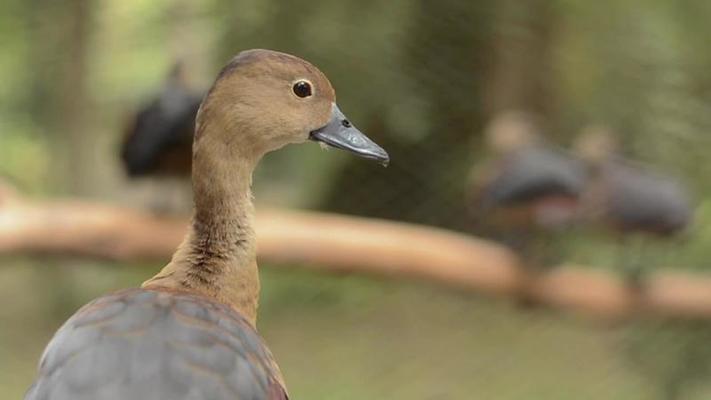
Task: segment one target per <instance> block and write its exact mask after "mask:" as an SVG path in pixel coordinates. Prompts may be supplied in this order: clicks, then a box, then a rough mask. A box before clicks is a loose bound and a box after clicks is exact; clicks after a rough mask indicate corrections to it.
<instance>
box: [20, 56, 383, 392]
mask: <svg viewBox="0 0 711 400" xmlns="http://www.w3.org/2000/svg"><path fill="white" fill-rule="evenodd" d="M196 133H197V134H196V135H195V142H194V145H193V152H194V163H193V188H194V192H195V213H194V216H193V220H192V223H191V226H190V228H189V231H188V234H187V235H186V237H185V240H184V242H183V244H182V245H181V246H180V247H179V249H178V250H177V251H176V253H175V254H174V256H173V258H172V260H171V261H170V263H169V264H168V265H167V266H166V267H165V268H163V269H162V270H161V271H160V272H159V273H158V274H157V275H156V276H154V277H153V278H151V279H149V280H148V281H146V282H145V283H144V284H143V285H142V287H141V288H139V289H129V290H126V291H122V292H118V293H115V294H111V295H108V296H104V297H101V298H99V299H97V300H95V301H93V302H91V303H89V304H87V305H86V306H85V307H83V308H82V309H81V310H79V311H78V312H77V313H76V314H75V315H74V316H73V317H71V318H70V319H69V320H68V321H67V322H66V323H65V324H64V325H63V326H62V328H60V330H59V331H58V332H57V334H56V335H55V336H54V338H53V339H52V340H51V341H50V343H49V345H48V346H47V349H46V350H45V352H44V354H43V356H42V361H41V362H40V367H39V372H38V377H37V380H36V382H35V383H34V385H33V386H32V387H31V388H30V390H29V391H28V393H27V395H26V399H29V400H44V399H56V400H61V399H73V400H77V399H125V398H155V399H194V398H210V399H235V398H237V399H264V400H276V399H286V398H287V395H286V389H285V386H284V382H283V378H282V376H281V373H280V371H279V368H278V367H277V365H276V363H275V362H274V359H273V357H272V355H271V353H270V352H269V350H268V349H267V347H266V345H265V344H264V343H263V342H262V341H261V339H260V338H259V335H258V334H257V332H256V331H255V326H256V319H257V302H258V297H259V276H258V272H257V264H256V255H255V237H254V231H253V227H252V224H253V222H252V221H253V214H254V209H253V205H252V195H251V184H252V172H253V170H254V168H255V167H256V165H257V163H258V162H259V160H260V159H261V158H262V156H263V155H264V154H266V153H268V152H270V151H273V150H276V149H278V148H280V147H282V146H284V145H286V144H289V143H300V142H304V141H306V140H309V139H310V140H314V141H319V142H322V143H325V144H327V145H330V146H334V147H338V148H341V149H345V150H349V151H351V152H353V153H356V154H358V155H360V156H363V157H366V158H372V159H375V160H378V161H380V162H387V161H388V155H387V153H386V152H385V151H384V150H383V149H381V148H380V147H378V146H377V145H376V144H375V143H373V142H371V141H370V140H369V139H368V138H367V137H365V136H364V135H363V134H362V133H360V132H359V131H358V130H357V129H356V128H355V127H353V125H352V124H351V123H350V122H349V121H348V119H346V118H345V116H344V115H343V114H342V113H341V111H340V110H339V109H338V107H337V106H336V103H335V93H334V91H333V88H332V87H331V84H330V83H329V81H328V79H327V78H326V77H325V76H324V75H323V74H322V73H321V72H320V71H319V70H318V69H316V68H315V67H314V66H312V65H311V64H309V63H308V62H306V61H303V60H301V59H299V58H297V57H294V56H291V55H288V54H284V53H278V52H274V51H268V50H251V51H245V52H242V53H240V54H239V55H237V56H236V57H235V58H234V59H233V60H232V61H230V63H229V64H227V66H226V67H225V68H224V69H223V70H222V72H220V74H219V75H218V77H217V80H216V81H215V84H214V85H213V87H212V89H211V90H210V92H209V93H208V95H207V96H206V98H205V100H204V101H203V103H202V105H201V108H200V112H199V113H198V117H197V125H196Z"/></svg>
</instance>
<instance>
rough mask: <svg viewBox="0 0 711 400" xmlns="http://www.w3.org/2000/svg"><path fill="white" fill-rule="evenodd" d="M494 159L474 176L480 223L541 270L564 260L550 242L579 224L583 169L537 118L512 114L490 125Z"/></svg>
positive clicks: (475, 213) (472, 200)
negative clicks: (543, 129) (549, 136)
mask: <svg viewBox="0 0 711 400" xmlns="http://www.w3.org/2000/svg"><path fill="white" fill-rule="evenodd" d="M485 134H486V138H487V141H488V145H489V147H490V149H491V151H492V153H493V159H492V160H491V161H490V162H488V163H486V164H485V165H483V166H480V167H478V168H476V169H475V170H474V171H473V173H472V182H473V183H472V185H471V187H472V191H471V193H472V194H471V196H470V201H469V204H470V205H471V210H472V213H471V214H472V216H473V217H474V218H475V221H476V223H477V224H479V226H480V227H483V229H484V230H486V231H489V233H490V234H493V235H494V236H495V237H496V236H499V237H500V238H501V239H502V240H503V241H504V242H505V243H507V244H508V245H510V246H511V247H512V248H513V249H514V250H516V251H518V252H519V253H520V255H521V257H522V258H523V259H524V260H525V261H526V264H528V265H530V266H531V267H535V268H540V267H545V266H547V265H550V264H551V263H553V262H556V261H559V260H557V259H553V257H551V255H550V254H549V247H550V246H549V244H550V240H551V239H552V238H553V236H554V235H555V234H556V233H559V232H561V231H565V230H567V228H568V227H570V226H571V224H572V223H573V222H574V219H575V216H576V214H577V211H576V210H577V207H578V203H579V199H580V196H581V194H582V192H583V189H584V187H585V180H586V173H585V168H584V165H583V164H582V163H581V162H580V161H579V160H576V159H575V158H574V157H573V156H572V155H569V154H568V153H566V152H565V151H564V150H562V149H560V148H558V147H556V146H554V145H552V144H551V143H548V142H547V141H545V140H544V139H543V137H542V136H541V134H540V131H539V128H538V124H537V123H536V120H535V118H534V116H532V115H530V114H526V113H523V112H507V113H504V114H501V115H499V116H498V117H496V118H495V119H494V120H493V121H492V122H491V123H490V124H489V126H488V127H487V130H486V133H485Z"/></svg>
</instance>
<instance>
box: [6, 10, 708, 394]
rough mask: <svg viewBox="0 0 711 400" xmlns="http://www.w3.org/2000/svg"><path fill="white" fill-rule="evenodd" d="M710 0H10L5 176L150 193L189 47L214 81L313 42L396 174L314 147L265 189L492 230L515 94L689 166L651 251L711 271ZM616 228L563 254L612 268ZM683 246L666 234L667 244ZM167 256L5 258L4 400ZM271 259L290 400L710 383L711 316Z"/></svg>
mask: <svg viewBox="0 0 711 400" xmlns="http://www.w3.org/2000/svg"><path fill="white" fill-rule="evenodd" d="M710 16H711V3H710V2H708V1H703V0H690V1H683V2H682V1H669V0H644V1H642V0H636V1H635V0H601V1H596V2H591V1H582V0H550V1H547V0H531V1H516V0H496V1H495V0H475V1H474V0H473V1H468V0H440V1H426V0H420V1H416V0H389V1H377V0H338V1H326V0H308V1H306V0H292V1H279V0H206V1H200V2H198V1H191V0H150V1H148V0H134V1H124V0H101V1H86V0H61V1H57V0H54V1H49V0H29V1H28V0H4V1H2V2H0V49H1V50H0V176H2V178H3V179H5V180H7V181H9V182H11V183H12V184H13V185H14V186H16V187H17V188H18V189H19V190H20V191H21V192H23V193H25V194H27V195H32V196H34V197H47V198H49V197H55V196H80V197H83V198H91V199H95V200H97V201H103V202H111V203H115V204H123V205H130V206H131V207H147V206H150V202H151V201H152V200H148V201H147V200H146V197H147V196H145V195H144V194H145V192H147V191H148V192H150V191H151V190H152V189H151V188H150V186H155V184H154V183H152V182H145V181H144V182H138V183H136V182H131V181H129V180H128V179H127V178H126V177H125V174H124V173H123V172H122V170H121V168H120V163H119V156H118V147H119V145H120V143H121V141H122V132H123V130H124V129H125V127H126V124H127V119H128V116H129V115H130V114H131V112H134V111H135V110H136V109H137V107H139V106H140V105H142V104H144V103H145V101H147V99H149V98H150V97H151V96H152V95H153V94H154V93H156V92H157V91H158V90H159V89H160V87H161V85H162V83H163V81H164V79H165V76H166V75H167V73H168V71H169V70H170V68H171V66H172V65H173V64H174V62H175V61H176V60H177V59H182V60H183V61H184V62H185V64H186V66H187V68H188V71H189V76H190V78H191V80H192V83H193V84H194V85H195V87H196V88H198V89H199V90H203V89H204V88H206V87H207V86H208V85H209V84H210V82H211V79H212V78H213V77H214V76H215V74H216V72H217V71H218V69H219V68H220V67H221V66H222V65H223V64H224V63H225V62H226V60H228V59H229V58H230V57H231V55H233V54H235V53H236V52H238V51H240V50H242V49H247V48H254V47H262V48H273V49H278V50H282V51H286V52H289V53H293V54H297V55H300V56H302V57H304V58H306V59H308V60H310V61H312V62H313V63H314V64H316V65H318V66H319V67H320V68H321V69H322V70H323V71H325V72H326V73H327V74H328V75H329V77H330V78H331V80H332V82H333V84H334V86H335V87H336V88H337V90H338V96H339V103H340V105H341V108H342V109H343V110H344V111H345V112H346V113H347V114H348V115H349V116H350V117H351V118H352V120H353V121H354V123H355V124H356V125H357V126H359V127H360V128H361V130H363V131H364V132H366V133H367V134H369V135H370V136H371V137H372V138H373V139H374V140H375V141H376V142H378V143H380V144H381V145H382V146H383V147H384V148H386V149H387V150H388V151H389V152H390V154H391V158H392V162H391V166H390V167H389V168H387V169H383V168H379V167H378V166H376V165H372V164H370V163H365V162H362V161H361V160H357V159H355V158H354V157H351V156H349V155H348V154H342V153H340V152H336V151H332V152H328V153H323V152H322V151H321V150H320V149H319V148H318V146H315V145H304V146H292V147H290V148H288V149H285V150H284V151H282V152H279V153H275V154H272V155H270V156H268V158H267V159H266V160H265V162H264V163H263V165H262V166H261V167H260V169H259V171H258V176H257V177H256V179H255V187H256V198H257V202H258V206H261V207H264V206H284V207H294V208H309V209H318V210H327V211H333V212H341V213H348V214H355V215H362V216H372V217H380V218H386V219H394V220H402V221H409V222H415V223H422V224H428V225H435V226H439V227H444V228H449V229H454V230H459V231H463V232H467V233H473V234H479V233H481V232H477V231H475V230H472V227H471V225H470V224H469V223H468V222H467V218H466V215H467V211H466V210H467V204H466V196H465V194H466V193H467V182H468V178H467V177H468V174H469V171H470V170H471V169H472V166H474V165H475V164H476V163H477V161H478V160H481V159H483V158H485V157H486V156H487V154H486V149H485V146H484V138H483V134H482V132H483V129H484V127H485V125H486V122H487V121H488V120H489V119H491V118H492V117H493V116H495V115H496V114H497V113H499V112H501V111H505V110H508V109H523V110H528V111H531V112H535V113H537V114H538V115H539V116H540V117H541V120H542V121H543V124H544V128H545V129H544V132H545V134H546V135H547V138H548V139H549V140H551V141H552V142H554V143H557V144H560V145H562V146H569V145H570V144H571V142H572V141H573V139H574V137H575V136H576V135H577V133H578V132H579V131H580V129H581V128H583V127H584V126H586V125H587V124H590V123H604V124H607V125H608V126H610V127H612V128H613V129H614V130H615V131H616V132H617V133H618V134H619V139H620V140H621V142H622V143H623V145H624V146H625V149H626V150H627V153H628V154H629V155H630V156H632V157H634V158H635V159H637V160H641V161H643V162H645V163H648V164H651V165H653V166H654V167H655V168H658V169H659V170H662V171H667V172H669V173H670V174H672V175H675V176H679V177H682V178H683V180H684V181H685V183H686V184H688V185H689V186H690V188H691V190H692V192H693V193H694V196H695V199H696V203H695V204H696V206H697V210H696V214H695V222H694V224H693V225H692V226H691V227H690V229H689V232H688V233H687V234H686V236H685V239H684V240H683V241H682V242H678V243H675V244H674V245H673V246H671V247H673V249H672V250H669V246H662V245H660V246H652V247H651V248H649V249H648V250H647V251H646V252H645V259H648V260H655V262H654V263H652V264H655V265H656V264H659V263H657V262H656V261H659V260H663V262H662V263H663V264H664V266H671V267H673V268H675V269H678V270H689V273H693V274H699V275H701V274H711V265H709V263H708V261H709V260H710V259H711V224H710V223H709V222H711V196H710V195H711V189H710V188H709V185H708V180H709V178H710V177H711V163H709V157H708V154H707V153H708V149H709V148H711V135H709V128H711V49H710V48H709V41H708V38H709V35H710V34H711V27H710V26H709V24H708V19H709V17H710ZM616 241H617V240H616V238H613V237H610V236H609V235H607V234H605V233H601V232H589V231H585V230H582V231H581V232H576V234H575V235H566V236H565V237H564V238H559V239H558V240H556V241H555V242H554V244H553V246H554V247H555V249H556V251H557V252H558V253H559V254H560V257H561V259H562V260H565V261H567V262H572V263H578V264H582V265H585V266H589V267H590V268H606V269H609V270H613V271H615V272H618V271H616V269H615V268H616V267H615V265H616V254H617V253H618V248H617V246H616ZM670 251H672V253H669V252H670ZM159 267H160V265H158V264H153V265H124V264H121V263H103V262H94V261H90V260H78V259H68V258H54V257H46V258H36V257H21V258H15V257H12V258H10V257H3V258H2V264H1V267H0V303H2V304H3V307H0V398H3V399H11V398H18V397H20V396H21V395H22V394H23V392H24V390H25V389H26V387H27V386H28V385H29V383H30V382H31V379H32V377H33V374H34V369H35V365H36V362H37V360H38V357H39V355H40V353H41V351H42V349H43V347H44V345H45V344H46V341H47V340H48V339H49V338H50V336H51V334H52V333H53V332H54V331H55V330H56V329H57V328H58V326H59V324H60V323H61V322H63V321H64V320H65V319H66V318H67V317H68V316H69V315H71V314H72V313H73V312H74V311H75V310H76V309H77V308H78V307H79V306H80V305H82V304H83V303H85V302H86V301H88V300H90V299H91V298H93V297H95V296H98V295H100V294H102V293H105V292H107V291H110V290H113V289H116V288H122V287H127V286H135V285H137V284H139V283H140V282H142V281H143V280H144V279H146V278H147V277H148V276H150V275H152V274H153V273H154V272H155V271H156V270H157V269H158V268H159ZM262 267H264V268H263V270H262V271H263V296H262V306H261V316H260V330H261V332H262V334H263V335H264V336H265V337H266V339H267V341H268V343H270V346H271V347H272V350H273V351H274V353H275V354H276V356H277V358H278V359H279V360H280V363H281V366H282V369H283V371H284V372H285V375H286V379H287V381H288V383H289V387H290V391H291V394H292V395H293V397H294V398H295V399H365V398H373V399H393V400H396V399H474V398H481V399H546V400H549V399H576V400H578V399H620V400H633V399H709V398H711V348H710V347H709V344H710V343H711V321H691V320H680V319H672V320H669V319H655V318H653V317H646V318H644V319H634V320H629V321H625V322H623V323H616V324H609V323H602V322H601V321H598V320H594V319H590V318H586V317H581V316H576V315H572V314H567V313H560V312H555V311H550V310H546V309H543V308H521V307H518V306H516V304H515V303H514V302H512V301H509V300H493V299H489V298H486V297H480V296H478V295H477V294H475V293H464V292H457V291H452V290H451V289H446V288H441V287H437V286H436V285H433V284H428V283H426V282H399V281H395V280H380V279H374V278H372V277H362V276H350V275H348V276H345V275H328V274H319V273H315V272H306V271H304V270H302V269H300V268H298V267H299V266H298V265H296V266H294V267H295V268H294V269H293V270H289V271H285V270H284V269H279V270H273V269H270V268H269V265H264V263H263V265H262Z"/></svg>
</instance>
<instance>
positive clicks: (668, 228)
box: [575, 126, 694, 288]
mask: <svg viewBox="0 0 711 400" xmlns="http://www.w3.org/2000/svg"><path fill="white" fill-rule="evenodd" d="M619 148H620V146H619V144H618V141H617V139H616V138H615V136H613V134H612V132H611V131H610V130H609V129H608V128H606V127H604V126H588V127H586V128H585V129H584V130H583V131H582V132H581V134H580V136H579V137H578V139H577V140H576V144H575V152H576V154H577V155H578V157H579V158H580V159H581V160H582V161H584V162H585V164H586V165H587V168H588V170H589V173H590V179H589V181H588V185H587V188H586V190H585V195H584V196H583V199H584V200H583V202H582V206H581V211H580V213H581V218H582V219H584V220H585V221H586V222H587V223H594V224H597V225H601V226H603V227H605V228H607V229H608V230H610V231H612V232H615V233H616V234H617V235H618V239H619V242H620V246H621V248H620V250H621V257H620V259H619V260H618V262H619V263H620V266H621V268H623V269H624V270H625V271H626V273H627V274H628V278H629V281H630V284H631V285H633V286H634V287H636V288H640V287H641V286H640V285H641V283H642V278H643V269H642V266H643V265H644V264H645V263H644V262H642V261H643V260H641V256H642V254H644V249H643V246H644V245H645V244H646V243H647V241H648V239H649V238H662V239H671V238H674V237H681V236H683V235H682V234H683V233H684V232H685V231H686V228H687V227H688V226H689V225H690V224H691V222H692V218H693V211H694V209H693V204H692V198H691V195H690V193H689V191H688V189H687V188H686V187H685V186H684V184H683V183H682V182H681V181H680V180H679V179H677V178H675V177H672V176H670V175H667V174H664V173H661V172H659V171H656V170H654V169H653V168H652V167H650V166H647V165H644V164H642V163H639V162H636V161H633V160H630V159H627V158H624V157H623V156H622V154H621V152H620V150H619ZM632 244H636V245H637V246H631V245H632ZM635 247H637V248H636V249H635ZM632 253H633V254H632ZM649 262H650V260H647V261H646V263H649ZM648 267H649V266H648Z"/></svg>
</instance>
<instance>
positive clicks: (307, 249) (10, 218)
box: [0, 191, 711, 318]
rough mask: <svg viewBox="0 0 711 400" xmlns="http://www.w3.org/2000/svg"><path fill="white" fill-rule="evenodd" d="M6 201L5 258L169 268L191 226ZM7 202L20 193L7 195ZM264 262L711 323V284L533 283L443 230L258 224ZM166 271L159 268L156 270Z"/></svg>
mask: <svg viewBox="0 0 711 400" xmlns="http://www.w3.org/2000/svg"><path fill="white" fill-rule="evenodd" d="M2 193H3V192H0V254H5V255H13V254H22V255H26V254H30V255H57V256H82V257H92V258H101V259H108V260H115V261H122V262H132V261H156V262H160V263H164V262H166V261H167V260H168V259H169V257H170V255H171V254H172V252H173V251H174V249H175V247H176V246H177V244H178V243H179V242H180V240H181V239H182V237H183V234H184V232H185V230H186V226H187V220H186V219H183V218H165V217H158V216H155V215H152V214H149V213H146V212H143V211H138V210H131V209H127V208H122V207H117V206H111V205H104V204H97V203H91V202H86V201H79V200H55V201H27V200H23V199H21V198H19V197H17V196H16V195H13V196H4V197H3V196H2ZM4 193H10V191H5V192H4ZM256 230H257V243H258V252H259V258H260V261H261V262H269V263H270V264H274V265H277V266H283V267H288V266H290V265H294V264H296V265H300V266H304V267H308V268H314V269H319V270H323V271H330V272H342V273H366V274H371V275H380V276H387V277H393V278H406V279H420V280H426V281H430V282H436V283H440V284H443V285H447V286H450V287H455V288H460V289H466V290H473V291H476V292H482V293H487V294H493V295H500V296H512V297H516V296H524V295H525V296H526V297H527V298H529V299H532V300H534V301H536V302H538V303H540V304H545V305H549V306H552V307H556V308H562V309H569V310H572V311H579V312H583V313H587V314H594V315H597V316H601V317H607V318H622V317H628V316H632V315H637V314H652V315H656V316H669V317H682V318H711V278H709V277H706V276H695V275H687V274H682V273H679V272H671V271H668V270H667V271H665V270H662V271H658V272H657V273H655V274H653V275H652V276H651V277H650V278H649V280H648V281H647V282H648V283H647V285H646V286H645V290H635V289H633V288H630V287H628V286H627V285H625V284H624V283H623V281H622V280H621V279H619V277H617V276H615V275H614V274H611V273H609V272H603V271H598V270H594V269H590V268H584V267H581V266H565V267H564V268H558V269H554V270H553V271H552V272H550V273H548V274H545V275H542V276H535V277H534V276H531V275H530V274H527V273H526V269H525V268H523V266H522V265H521V263H520V261H519V260H518V259H517V257H516V256H515V255H514V254H513V253H512V252H510V251H509V250H508V249H507V248H505V247H503V246H501V245H499V244H496V243H493V242H490V241H487V240H482V239H478V238H475V237H472V236H468V235H463V234H459V233H454V232H450V231H447V230H443V229H437V228H432V227H425V226H419V225H414V224H406V223H399V222H392V221H383V220H376V219H368V218H360V217H351V216H343V215H334V214H325V213H318V212H304V211H285V210H275V209H269V210H262V211H260V212H258V214H257V226H256ZM156 270H157V268H156Z"/></svg>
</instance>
